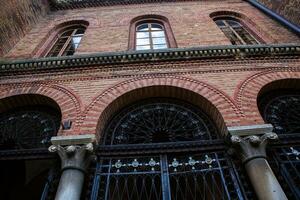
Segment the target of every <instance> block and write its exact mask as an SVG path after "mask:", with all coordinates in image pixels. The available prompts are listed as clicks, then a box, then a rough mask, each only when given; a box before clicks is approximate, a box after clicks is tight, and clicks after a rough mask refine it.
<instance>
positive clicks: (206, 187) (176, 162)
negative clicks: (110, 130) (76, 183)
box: [91, 152, 244, 200]
mask: <svg viewBox="0 0 300 200" xmlns="http://www.w3.org/2000/svg"><path fill="white" fill-rule="evenodd" d="M91 199H93V200H95V199H97V200H159V199H161V200H170V199H172V200H184V199H190V200H197V199H244V198H243V192H242V190H241V189H240V184H239V180H238V178H237V176H236V173H235V171H234V169H233V167H232V164H231V162H230V160H229V159H228V157H226V155H225V154H224V153H222V152H214V153H201V154H187V155H182V154H181V155H180V154H179V155H174V154H170V155H166V154H161V155H158V156H135V157H118V158H106V159H101V160H100V161H99V162H98V163H97V167H96V170H95V177H94V187H93V190H92V195H91Z"/></svg>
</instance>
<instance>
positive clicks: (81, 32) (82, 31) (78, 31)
mask: <svg viewBox="0 0 300 200" xmlns="http://www.w3.org/2000/svg"><path fill="white" fill-rule="evenodd" d="M84 32H85V29H82V28H81V29H78V30H77V31H76V33H75V34H76V35H78V34H84Z"/></svg>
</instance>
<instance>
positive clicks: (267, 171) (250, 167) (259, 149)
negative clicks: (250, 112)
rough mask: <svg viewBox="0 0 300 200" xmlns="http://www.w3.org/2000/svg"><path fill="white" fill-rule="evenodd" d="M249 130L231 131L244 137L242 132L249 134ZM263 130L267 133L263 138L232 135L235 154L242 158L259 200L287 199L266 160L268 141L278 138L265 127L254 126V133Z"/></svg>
mask: <svg viewBox="0 0 300 200" xmlns="http://www.w3.org/2000/svg"><path fill="white" fill-rule="evenodd" d="M247 128H248V129H247V130H246V129H244V130H243V131H241V129H239V131H236V130H237V129H235V130H233V129H232V128H231V129H229V131H230V130H231V133H232V134H235V133H237V132H239V134H240V135H242V132H246V131H248V132H249V127H247ZM250 128H251V127H250ZM262 129H263V130H265V131H267V132H266V133H265V134H263V135H262V136H257V135H250V136H239V135H232V136H231V138H230V139H231V143H232V145H233V148H234V150H235V152H236V153H237V154H238V155H239V156H240V158H241V160H242V162H243V164H244V166H245V169H246V171H247V174H248V177H249V178H250V180H251V183H252V185H253V188H254V190H255V192H256V194H257V196H258V198H259V199H261V200H283V199H287V197H286V195H285V193H284V192H283V190H282V188H281V186H280V184H279V182H278V180H277V179H276V177H275V175H274V173H273V171H272V169H271V167H270V166H269V163H268V161H267V160H266V146H267V144H268V141H270V140H277V139H278V136H277V134H275V133H272V132H270V130H268V129H266V127H263V126H253V129H252V131H253V132H255V131H257V132H258V133H260V132H261V130H262ZM271 130H272V126H271Z"/></svg>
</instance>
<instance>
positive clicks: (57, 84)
mask: <svg viewBox="0 0 300 200" xmlns="http://www.w3.org/2000/svg"><path fill="white" fill-rule="evenodd" d="M224 10H225V11H231V12H237V13H239V14H240V15H241V16H242V17H243V20H245V21H246V22H247V23H248V24H249V25H250V26H251V28H252V30H253V31H255V32H256V33H257V34H258V35H259V36H260V37H261V38H263V39H264V40H265V41H266V43H293V42H295V43H299V42H300V40H299V38H298V37H297V36H295V35H294V34H292V33H291V32H289V31H288V30H287V29H285V28H284V27H282V26H281V25H279V24H278V23H277V22H275V21H273V20H272V19H269V18H268V17H267V16H266V15H264V14H262V13H261V12H259V11H258V10H256V9H255V8H253V7H252V6H250V5H249V4H248V3H245V2H244V1H240V0H231V1H223V0H222V1H199V2H184V3H183V2H180V3H162V4H159V5H155V4H146V5H130V6H113V7H97V8H85V9H78V10H63V11H58V12H54V13H51V14H50V15H48V16H47V17H45V18H42V19H41V20H40V21H39V23H37V24H36V26H35V27H34V28H33V29H32V30H31V31H30V32H29V33H28V34H26V36H25V37H24V38H22V39H21V41H20V42H18V44H17V45H16V46H15V48H14V49H13V50H11V51H10V52H9V53H8V54H6V58H10V59H16V58H31V57H35V56H36V57H38V55H37V54H38V52H39V49H41V48H43V44H44V43H45V42H46V41H47V39H48V37H49V34H51V30H53V29H54V27H56V26H57V25H58V24H60V23H63V22H66V21H69V20H86V21H88V22H89V26H88V28H87V31H86V34H85V36H84V37H83V39H82V43H81V44H80V47H79V49H78V51H77V52H76V53H77V54H86V53H94V52H108V51H126V50H127V48H128V38H129V28H130V21H131V20H132V19H134V18H135V17H137V16H140V15H145V14H155V15H162V16H165V17H167V18H168V20H169V22H170V26H171V27H172V31H173V34H174V37H175V39H176V42H177V45H178V47H193V46H210V45H226V44H230V42H229V41H228V39H227V38H226V37H225V36H224V34H223V33H222V32H221V31H220V29H219V28H218V27H217V26H216V25H215V23H214V22H213V21H212V19H211V18H210V14H211V13H213V12H217V11H224ZM299 66H300V59H299V56H297V55H295V56H290V57H280V56H278V57H271V58H265V57H262V58H259V57H258V58H257V59H256V58H249V59H247V58H243V57H238V58H232V59H225V58H224V59H219V60H217V59H214V58H212V59H207V60H189V61H172V62H171V61H168V62H167V61H166V62H159V61H157V62H156V61H153V62H149V63H135V64H119V65H107V66H85V67H81V68H77V69H73V68H72V67H70V68H65V69H61V68H60V69H57V70H56V71H47V70H44V71H40V72H38V71H33V72H30V73H24V74H21V73H20V74H11V75H10V76H0V99H3V98H5V97H9V96H14V95H21V94H41V95H44V96H47V97H50V98H51V99H53V100H54V101H55V102H56V103H57V104H58V105H59V107H60V108H61V112H62V120H63V121H65V120H71V121H72V122H73V123H72V128H71V129H70V130H62V129H61V130H60V131H59V134H60V135H67V134H87V133H92V134H98V136H99V135H100V133H101V130H102V129H103V127H104V126H105V124H106V123H107V121H108V120H109V119H110V118H111V116H112V115H113V114H114V113H115V112H116V111H117V110H118V109H120V108H122V107H124V106H126V105H128V104H130V103H133V102H134V101H137V100H139V99H142V98H147V97H158V96H160V97H161V96H163V97H176V98H179V99H183V100H185V101H189V102H191V103H193V104H195V105H197V106H199V107H200V108H202V109H203V110H205V111H206V112H207V113H208V114H209V115H210V117H212V118H213V120H214V121H215V122H216V123H217V125H218V127H219V128H220V130H222V132H223V133H225V130H226V127H228V126H237V125H253V124H263V123H264V121H263V119H262V117H261V115H260V113H259V111H258V108H257V104H256V100H257V96H258V94H259V91H260V89H261V88H262V87H263V86H264V85H267V84H268V83H270V82H272V81H275V80H285V79H296V80H300V68H299ZM297 83H298V85H300V82H299V81H298V82H297Z"/></svg>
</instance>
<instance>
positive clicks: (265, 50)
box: [0, 44, 300, 74]
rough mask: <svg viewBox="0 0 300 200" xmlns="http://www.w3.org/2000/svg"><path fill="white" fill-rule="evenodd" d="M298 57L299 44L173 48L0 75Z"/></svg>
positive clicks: (4, 69)
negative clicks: (153, 63) (95, 67)
mask: <svg viewBox="0 0 300 200" xmlns="http://www.w3.org/2000/svg"><path fill="white" fill-rule="evenodd" d="M289 56H293V57H295V56H296V57H298V56H299V58H300V45H291V44H287V45H251V46H249V45H244V46H233V45H230V46H214V47H198V48H174V49H164V50H151V51H127V52H112V53H97V54H88V55H74V56H67V57H48V58H38V59H27V60H16V61H4V62H0V74H8V73H9V74H10V73H12V74H13V73H14V72H25V71H33V72H34V71H36V72H38V71H41V70H49V71H50V70H51V69H73V68H77V67H85V66H105V65H114V64H132V63H150V62H156V63H157V62H164V61H168V62H170V61H171V62H172V61H174V62H175V61H190V60H211V61H218V59H223V60H224V59H228V60H232V59H234V60H247V59H257V60H261V59H270V58H274V59H276V58H277V59H278V58H281V57H282V58H284V57H289Z"/></svg>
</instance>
